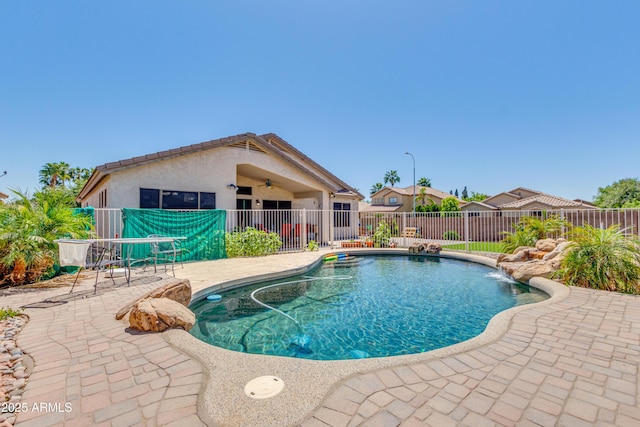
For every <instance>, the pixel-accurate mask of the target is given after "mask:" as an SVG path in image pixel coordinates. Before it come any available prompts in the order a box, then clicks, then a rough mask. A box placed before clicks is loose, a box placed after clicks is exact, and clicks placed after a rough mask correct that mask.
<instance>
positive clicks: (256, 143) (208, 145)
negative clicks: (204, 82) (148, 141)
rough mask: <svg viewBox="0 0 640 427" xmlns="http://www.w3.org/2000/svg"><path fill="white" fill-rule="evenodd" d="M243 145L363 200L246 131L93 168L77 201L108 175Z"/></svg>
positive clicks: (280, 144) (303, 159)
mask: <svg viewBox="0 0 640 427" xmlns="http://www.w3.org/2000/svg"><path fill="white" fill-rule="evenodd" d="M246 142H247V143H250V144H252V149H254V150H257V151H262V152H265V153H271V154H274V155H276V156H279V157H281V158H282V159H283V160H285V161H287V162H288V163H289V164H291V166H292V167H294V168H296V169H298V170H300V171H301V172H304V173H306V174H308V175H310V176H312V177H314V178H315V179H316V180H317V181H319V182H321V183H322V184H323V185H325V186H327V187H328V188H329V189H331V190H332V191H334V192H336V193H338V192H341V191H343V190H346V191H350V192H352V193H353V194H354V195H356V196H357V197H360V198H364V196H363V195H362V194H360V193H359V192H358V191H357V190H356V189H355V188H353V187H351V186H350V185H348V184H347V183H345V182H344V181H342V180H341V179H339V178H338V177H337V176H335V175H333V174H332V173H331V172H329V171H328V170H327V169H325V168H323V167H322V166H320V165H319V164H318V163H316V162H315V161H313V160H312V159H311V158H309V157H308V156H306V155H305V154H303V153H302V152H301V151H299V150H298V149H296V148H295V147H293V146H292V145H291V144H289V143H288V142H286V141H285V140H284V139H282V138H280V137H279V136H278V135H276V134H274V133H268V134H264V135H256V134H255V133H250V132H247V133H243V134H238V135H233V136H227V137H224V138H219V139H214V140H211V141H206V142H200V143H197V144H191V145H186V146H183V147H178V148H173V149H170V150H164V151H158V152H156V153H151V154H146V155H143V156H137V157H132V158H130V159H124V160H119V161H116V162H110V163H105V164H104V165H101V166H97V167H96V168H95V170H94V172H93V174H92V175H91V177H90V178H89V180H88V181H87V183H86V184H85V186H84V187H83V189H82V190H81V191H80V195H79V196H78V200H81V198H82V197H84V196H85V195H86V194H88V192H89V191H91V189H92V188H94V187H95V186H96V185H97V184H98V183H99V182H100V181H101V180H102V179H104V178H105V177H106V176H107V175H109V174H110V173H112V172H116V171H119V170H123V169H128V168H131V167H136V166H140V165H144V164H148V163H154V162H157V161H161V160H167V159H171V158H174V157H179V156H184V155H187V154H192V153H196V152H200V151H205V150H209V149H212V148H219V147H226V146H233V145H237V144H243V143H246ZM307 165H309V166H312V167H313V168H315V170H317V171H319V172H320V173H321V175H318V174H316V173H314V172H313V171H311V170H310V169H309V167H308V166H307Z"/></svg>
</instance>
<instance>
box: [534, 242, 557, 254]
mask: <svg viewBox="0 0 640 427" xmlns="http://www.w3.org/2000/svg"><path fill="white" fill-rule="evenodd" d="M556 246H557V244H556V241H555V240H554V239H540V240H538V241H537V242H536V249H537V250H539V251H542V252H551V251H552V250H554V249H555V248H556Z"/></svg>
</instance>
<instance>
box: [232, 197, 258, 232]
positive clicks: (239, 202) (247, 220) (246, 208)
mask: <svg viewBox="0 0 640 427" xmlns="http://www.w3.org/2000/svg"><path fill="white" fill-rule="evenodd" d="M236 209H237V210H238V211H237V212H236V216H237V218H236V224H238V227H240V228H242V229H243V230H244V229H245V228H246V227H254V226H255V224H254V223H253V221H252V218H251V199H236Z"/></svg>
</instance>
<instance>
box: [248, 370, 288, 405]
mask: <svg viewBox="0 0 640 427" xmlns="http://www.w3.org/2000/svg"><path fill="white" fill-rule="evenodd" d="M283 388H284V382H283V381H282V380H281V379H280V378H278V377H274V376H271V375H265V376H263V377H258V378H254V379H252V380H251V381H249V382H248V383H247V385H245V386H244V394H246V395H247V396H249V397H250V398H252V399H268V398H270V397H273V396H275V395H276V394H278V393H280V392H281V391H282V389H283Z"/></svg>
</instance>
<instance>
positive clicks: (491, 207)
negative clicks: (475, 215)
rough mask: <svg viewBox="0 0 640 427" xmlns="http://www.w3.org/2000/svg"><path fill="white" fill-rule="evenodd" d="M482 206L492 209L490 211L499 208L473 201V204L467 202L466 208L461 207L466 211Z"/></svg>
mask: <svg viewBox="0 0 640 427" xmlns="http://www.w3.org/2000/svg"><path fill="white" fill-rule="evenodd" d="M476 205H477V206H482V207H484V208H487V209H490V210H498V208H496V207H495V206H493V205H488V204H486V203H482V202H478V201H477V200H474V201H471V202H467V203H466V204H465V205H464V206H460V208H462V207H464V209H465V210H468V211H469V210H472V208H473V207H474V206H476Z"/></svg>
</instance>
